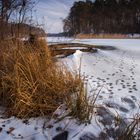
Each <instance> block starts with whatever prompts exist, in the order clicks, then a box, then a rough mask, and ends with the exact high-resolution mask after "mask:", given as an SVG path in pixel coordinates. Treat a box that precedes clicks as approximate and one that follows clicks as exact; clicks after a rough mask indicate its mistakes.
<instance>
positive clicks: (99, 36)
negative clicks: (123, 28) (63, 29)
mask: <svg viewBox="0 0 140 140" xmlns="http://www.w3.org/2000/svg"><path fill="white" fill-rule="evenodd" d="M76 38H79V39H90V38H97V39H126V38H130V37H128V36H127V35H123V34H101V33H100V34H78V35H77V36H76Z"/></svg>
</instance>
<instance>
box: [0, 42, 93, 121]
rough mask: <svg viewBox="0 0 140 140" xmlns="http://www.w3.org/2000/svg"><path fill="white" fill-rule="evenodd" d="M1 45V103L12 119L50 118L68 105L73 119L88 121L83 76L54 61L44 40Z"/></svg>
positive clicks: (87, 102) (87, 101)
mask: <svg viewBox="0 0 140 140" xmlns="http://www.w3.org/2000/svg"><path fill="white" fill-rule="evenodd" d="M0 45H1V51H0V57H1V61H0V103H1V105H2V106H3V107H5V108H6V114H7V115H8V116H16V117H19V118H30V117H37V116H48V115H50V114H52V113H53V112H54V111H55V110H56V109H57V108H58V107H59V106H60V105H61V104H66V106H67V107H68V110H69V112H70V114H71V116H73V117H75V118H79V120H83V121H85V120H87V119H86V118H88V116H85V115H88V114H86V113H87V111H88V113H90V111H91V109H88V105H89V104H90V103H91V102H89V100H88V99H87V94H85V90H84V85H83V81H82V80H81V77H80V75H79V74H77V73H74V72H70V71H69V70H68V69H67V68H66V66H65V65H64V64H58V63H55V62H53V60H52V57H51V55H50V51H49V49H48V47H47V45H46V43H45V42H44V41H43V40H40V41H38V42H35V43H34V44H30V43H26V45H25V44H24V43H23V42H20V41H12V40H8V41H6V42H5V41H2V42H1V43H0ZM73 100H75V101H76V102H74V101H73ZM77 103H78V104H77ZM79 104H80V105H79ZM89 107H90V105H89ZM74 109H75V113H73V110H74ZM77 111H78V112H77ZM76 112H77V113H76ZM83 113H84V114H85V115H84V116H83V117H82V118H81V114H83ZM88 119H89V118H88Z"/></svg>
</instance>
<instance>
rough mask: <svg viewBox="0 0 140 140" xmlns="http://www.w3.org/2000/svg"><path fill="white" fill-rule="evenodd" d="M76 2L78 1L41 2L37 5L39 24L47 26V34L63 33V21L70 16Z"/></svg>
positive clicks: (42, 0) (57, 0)
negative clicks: (71, 8)
mask: <svg viewBox="0 0 140 140" xmlns="http://www.w3.org/2000/svg"><path fill="white" fill-rule="evenodd" d="M75 1H78V0H39V3H38V4H37V5H36V11H37V12H36V19H37V20H38V22H39V23H42V24H45V30H46V31H47V32H49V33H58V32H62V31H63V23H62V20H63V19H64V18H66V17H67V16H68V13H69V10H70V7H71V6H72V5H73V3H74V2H75Z"/></svg>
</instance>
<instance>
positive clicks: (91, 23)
mask: <svg viewBox="0 0 140 140" xmlns="http://www.w3.org/2000/svg"><path fill="white" fill-rule="evenodd" d="M64 31H65V32H67V33H68V34H69V35H76V34H79V33H83V34H89V33H94V34H99V33H111V34H112V33H121V34H128V33H132V34H133V33H140V0H95V1H90V0H86V1H79V2H75V3H74V5H73V6H72V8H71V9H70V13H69V15H68V17H67V18H66V19H65V20H64Z"/></svg>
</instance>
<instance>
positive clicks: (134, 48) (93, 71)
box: [0, 39, 140, 140]
mask: <svg viewBox="0 0 140 140" xmlns="http://www.w3.org/2000/svg"><path fill="white" fill-rule="evenodd" d="M73 42H76V43H84V44H93V45H106V46H114V47H116V48H117V49H116V50H99V51H98V53H94V54H93V53H86V52H81V51H79V50H77V51H76V52H75V53H74V54H73V55H71V56H68V57H67V58H64V59H61V60H62V61H64V62H66V63H67V64H68V66H69V67H71V68H73V69H78V68H79V66H80V64H81V74H82V75H83V76H85V84H87V85H88V93H89V94H90V95H94V94H96V93H98V91H99V90H100V89H101V91H100V94H99V96H98V98H97V102H96V103H97V104H98V105H102V110H101V111H100V112H98V114H94V116H93V119H92V121H91V124H89V125H84V124H82V125H79V123H78V122H76V120H71V119H65V120H63V121H60V122H59V123H55V121H54V120H51V121H48V122H46V126H47V128H46V129H43V127H44V119H43V118H37V119H30V120H24V121H23V120H20V119H15V118H9V119H4V118H3V117H1V118H0V139H2V140H14V139H24V140H33V139H34V140H52V138H53V137H54V136H55V135H56V134H59V133H61V132H64V131H68V140H79V139H80V140H86V138H92V139H93V140H94V139H95V140H112V139H114V137H115V134H116V131H115V130H113V128H115V129H117V130H121V129H124V128H125V125H124V124H125V122H123V124H122V125H123V126H121V127H120V128H119V129H118V128H116V127H115V126H114V118H115V117H116V116H117V115H118V117H119V116H121V117H122V118H125V119H126V120H127V119H129V118H132V117H133V115H135V114H136V113H140V110H139V102H140V100H139V99H140V94H139V92H140V84H139V81H140V40H129V39H125V40H122V39H114V40H113V39H91V40H88V39H86V40H75V41H73ZM45 121H46V120H45ZM107 132H108V134H106V133H107Z"/></svg>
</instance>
